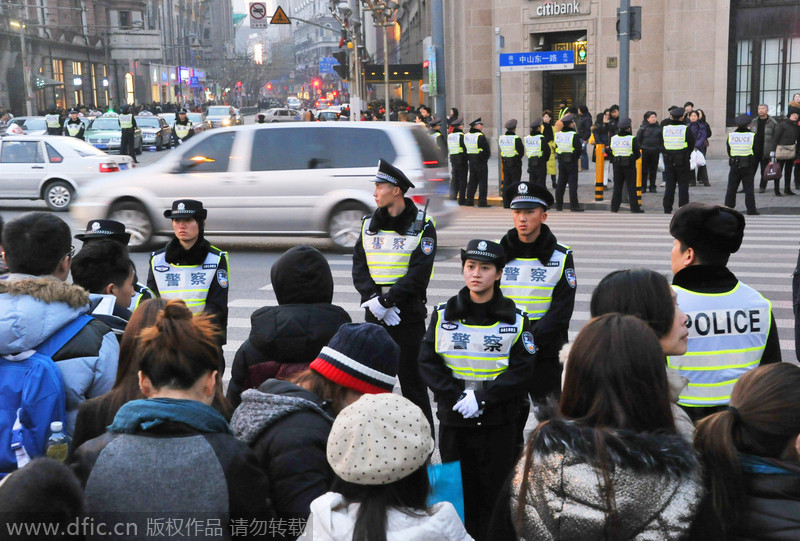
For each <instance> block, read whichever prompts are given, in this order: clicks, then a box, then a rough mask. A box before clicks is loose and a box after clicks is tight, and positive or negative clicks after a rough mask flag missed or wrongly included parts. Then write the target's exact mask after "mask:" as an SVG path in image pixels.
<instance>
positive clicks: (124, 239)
mask: <svg viewBox="0 0 800 541" xmlns="http://www.w3.org/2000/svg"><path fill="white" fill-rule="evenodd" d="M75 238H76V239H78V240H79V241H81V242H83V243H86V242H87V241H91V240H93V239H110V240H115V241H117V242H121V243H122V244H125V245H127V244H128V241H129V240H131V234H130V233H127V232H126V231H125V225H124V224H122V223H120V222H118V221H116V220H92V221H91V222H89V223H88V224H86V232H85V233H78V234H77V235H75Z"/></svg>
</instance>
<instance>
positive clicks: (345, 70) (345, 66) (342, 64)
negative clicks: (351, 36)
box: [333, 51, 350, 81]
mask: <svg viewBox="0 0 800 541" xmlns="http://www.w3.org/2000/svg"><path fill="white" fill-rule="evenodd" d="M333 57H334V58H335V59H336V61H337V62H339V64H338V65H336V64H334V66H333V71H335V72H336V74H337V75H338V76H339V77H341V78H342V80H343V81H347V80H349V79H350V55H349V54H348V51H339V52H336V53H333Z"/></svg>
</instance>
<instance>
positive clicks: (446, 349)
mask: <svg viewBox="0 0 800 541" xmlns="http://www.w3.org/2000/svg"><path fill="white" fill-rule="evenodd" d="M444 307H445V304H440V305H439V306H438V307H436V310H435V312H434V318H435V319H436V322H437V323H436V335H435V344H436V348H435V349H436V353H438V354H439V355H440V356H441V357H442V359H444V362H445V364H446V365H447V367H448V368H450V370H452V371H453V377H454V378H456V379H460V380H465V381H468V382H469V381H473V382H482V381H491V380H493V379H495V378H496V377H497V376H499V375H500V374H502V373H503V372H505V371H506V370H507V369H508V356H509V353H510V352H511V346H513V345H514V343H515V342H516V341H517V339H518V338H519V336H520V334H521V333H522V325H523V322H524V320H525V317H524V315H523V313H522V311H521V310H519V309H518V310H517V313H516V320H515V321H514V323H513V324H508V323H504V322H498V323H495V324H493V325H467V324H465V323H462V322H460V321H447V320H445V319H444ZM466 387H467V388H470V386H469V385H466Z"/></svg>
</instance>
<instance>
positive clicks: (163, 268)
mask: <svg viewBox="0 0 800 541" xmlns="http://www.w3.org/2000/svg"><path fill="white" fill-rule="evenodd" d="M168 270H169V265H156V266H155V271H156V272H167V271H168Z"/></svg>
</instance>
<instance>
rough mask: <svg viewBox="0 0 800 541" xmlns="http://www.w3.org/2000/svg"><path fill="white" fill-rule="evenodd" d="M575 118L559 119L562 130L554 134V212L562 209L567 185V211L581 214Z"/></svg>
mask: <svg viewBox="0 0 800 541" xmlns="http://www.w3.org/2000/svg"><path fill="white" fill-rule="evenodd" d="M574 121H575V116H574V115H573V114H572V113H567V114H566V115H564V116H563V117H562V118H561V122H562V123H563V124H564V128H563V129H562V130H561V131H560V132H558V133H556V134H555V136H554V140H555V144H556V158H557V159H558V185H556V210H562V209H563V208H564V191H565V190H566V188H567V185H569V209H570V210H571V211H572V212H583V209H582V208H581V207H580V204H579V203H578V161H579V160H580V158H581V150H582V149H583V147H582V145H581V139H580V137H578V134H577V133H576V132H575V126H574V124H573V123H574Z"/></svg>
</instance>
